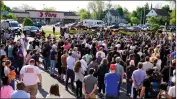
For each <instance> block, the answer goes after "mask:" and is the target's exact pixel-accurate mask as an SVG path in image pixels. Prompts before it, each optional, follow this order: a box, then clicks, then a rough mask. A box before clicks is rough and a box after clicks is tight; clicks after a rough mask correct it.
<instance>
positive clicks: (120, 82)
mask: <svg viewBox="0 0 177 99" xmlns="http://www.w3.org/2000/svg"><path fill="white" fill-rule="evenodd" d="M121 84H122V78H120V81H119V85H118V96H119V95H120V86H121Z"/></svg>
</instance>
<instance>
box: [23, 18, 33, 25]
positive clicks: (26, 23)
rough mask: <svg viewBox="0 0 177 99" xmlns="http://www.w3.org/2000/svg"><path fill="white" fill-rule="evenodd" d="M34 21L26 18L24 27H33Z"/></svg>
mask: <svg viewBox="0 0 177 99" xmlns="http://www.w3.org/2000/svg"><path fill="white" fill-rule="evenodd" d="M33 25H34V24H33V21H32V20H31V19H30V18H25V19H24V20H23V26H33Z"/></svg>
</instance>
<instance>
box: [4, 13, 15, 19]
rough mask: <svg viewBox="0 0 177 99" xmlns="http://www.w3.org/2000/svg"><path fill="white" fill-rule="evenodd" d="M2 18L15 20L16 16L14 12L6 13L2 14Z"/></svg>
mask: <svg viewBox="0 0 177 99" xmlns="http://www.w3.org/2000/svg"><path fill="white" fill-rule="evenodd" d="M2 18H3V19H14V20H17V19H18V18H17V16H15V15H14V14H12V13H8V14H7V15H3V16H2Z"/></svg>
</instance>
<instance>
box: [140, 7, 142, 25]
mask: <svg viewBox="0 0 177 99" xmlns="http://www.w3.org/2000/svg"><path fill="white" fill-rule="evenodd" d="M141 21H142V10H141V17H140V25H141Z"/></svg>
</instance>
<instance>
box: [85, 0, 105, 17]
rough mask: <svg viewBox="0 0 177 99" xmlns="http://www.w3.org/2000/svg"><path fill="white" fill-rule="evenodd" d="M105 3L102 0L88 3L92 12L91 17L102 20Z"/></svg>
mask: <svg viewBox="0 0 177 99" xmlns="http://www.w3.org/2000/svg"><path fill="white" fill-rule="evenodd" d="M104 8H105V3H104V1H102V0H96V1H91V2H89V3H88V10H89V12H91V18H93V19H99V20H101V18H102V16H101V15H102V14H103V10H104Z"/></svg>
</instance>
